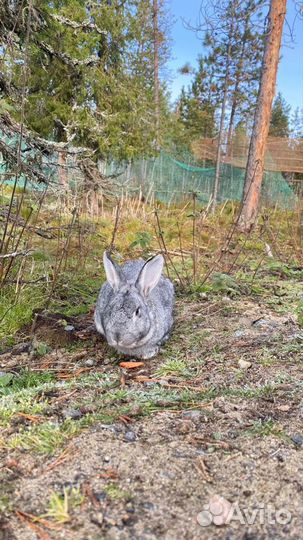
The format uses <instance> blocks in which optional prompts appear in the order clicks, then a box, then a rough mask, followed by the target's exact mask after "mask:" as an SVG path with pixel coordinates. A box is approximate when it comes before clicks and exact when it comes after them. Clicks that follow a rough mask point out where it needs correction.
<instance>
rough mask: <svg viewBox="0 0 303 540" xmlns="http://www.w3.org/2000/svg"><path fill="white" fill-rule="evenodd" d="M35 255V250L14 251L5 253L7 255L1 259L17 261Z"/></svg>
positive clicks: (0, 257) (1, 256)
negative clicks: (19, 258)
mask: <svg viewBox="0 0 303 540" xmlns="http://www.w3.org/2000/svg"><path fill="white" fill-rule="evenodd" d="M32 253H34V250H33V249H24V250H22V251H14V252H13V253H5V255H0V259H15V258H16V257H21V256H22V257H28V256H29V255H32Z"/></svg>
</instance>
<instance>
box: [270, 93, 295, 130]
mask: <svg viewBox="0 0 303 540" xmlns="http://www.w3.org/2000/svg"><path fill="white" fill-rule="evenodd" d="M290 110H291V106H290V105H288V104H287V103H286V101H285V99H284V98H283V96H282V94H281V92H279V93H278V94H277V97H276V98H275V100H274V103H273V107H272V111H271V118H270V124H269V135H271V136H272V137H289V135H290V126H289V124H290V117H289V115H290Z"/></svg>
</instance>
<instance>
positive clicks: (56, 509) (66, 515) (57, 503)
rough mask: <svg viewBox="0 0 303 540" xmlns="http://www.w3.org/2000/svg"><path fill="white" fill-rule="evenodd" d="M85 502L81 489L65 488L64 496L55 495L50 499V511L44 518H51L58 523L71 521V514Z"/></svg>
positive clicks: (54, 493)
mask: <svg viewBox="0 0 303 540" xmlns="http://www.w3.org/2000/svg"><path fill="white" fill-rule="evenodd" d="M83 502H84V496H83V495H82V493H81V491H80V488H64V490H63V494H60V493H56V492H54V491H53V493H52V494H51V496H50V499H49V505H48V510H47V512H46V514H44V516H43V517H50V518H52V519H53V520H54V521H56V523H68V522H69V521H71V515H70V512H71V511H72V510H73V509H74V508H76V507H77V506H80V505H81V504H82V503H83Z"/></svg>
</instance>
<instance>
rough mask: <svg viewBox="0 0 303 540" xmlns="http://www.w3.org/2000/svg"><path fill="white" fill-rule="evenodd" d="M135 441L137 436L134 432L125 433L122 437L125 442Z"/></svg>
mask: <svg viewBox="0 0 303 540" xmlns="http://www.w3.org/2000/svg"><path fill="white" fill-rule="evenodd" d="M136 439H137V435H136V434H135V432H134V431H126V433H125V435H124V440H125V441H126V442H135V440H136Z"/></svg>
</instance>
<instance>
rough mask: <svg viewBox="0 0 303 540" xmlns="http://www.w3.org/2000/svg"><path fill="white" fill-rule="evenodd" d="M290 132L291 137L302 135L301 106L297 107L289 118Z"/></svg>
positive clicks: (302, 114) (302, 116)
mask: <svg viewBox="0 0 303 540" xmlns="http://www.w3.org/2000/svg"><path fill="white" fill-rule="evenodd" d="M290 125H291V134H292V136H293V137H297V138H302V137H303V108H301V109H300V108H299V107H297V108H296V109H295V110H294V113H293V115H292V117H291V120H290Z"/></svg>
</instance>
